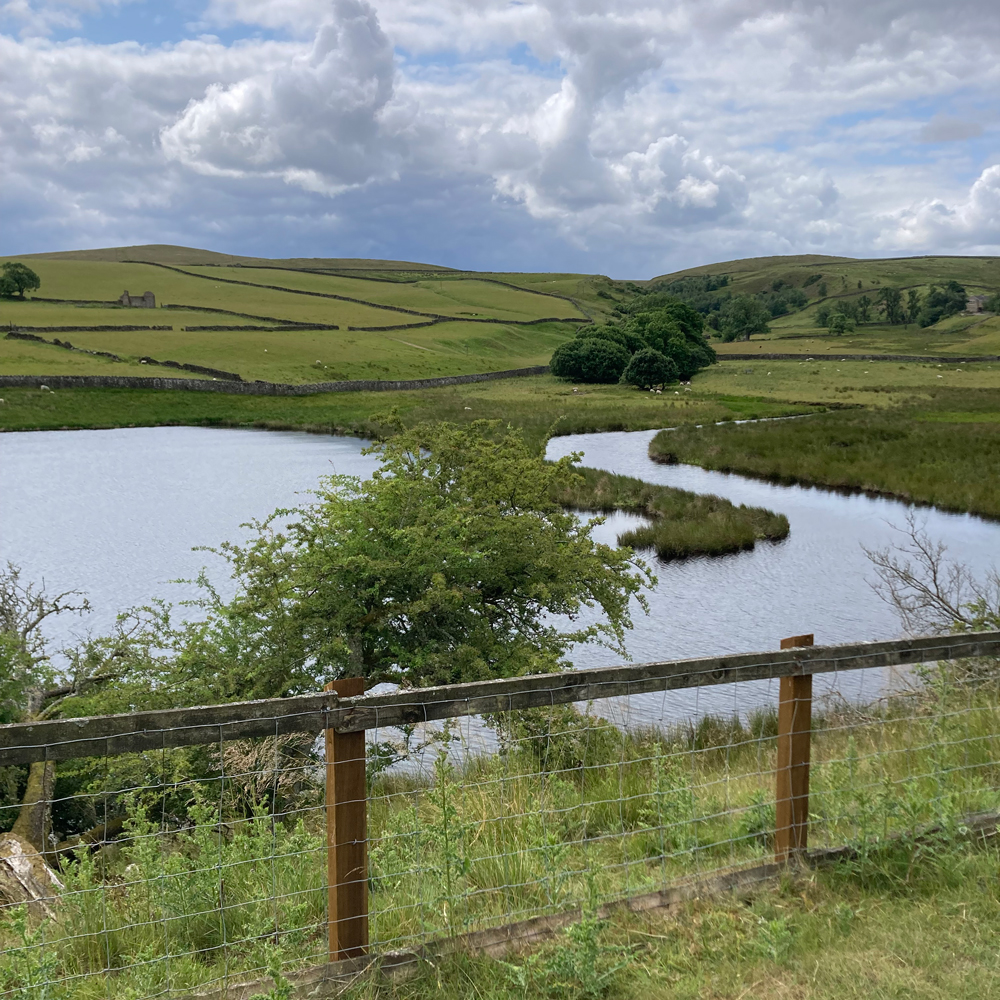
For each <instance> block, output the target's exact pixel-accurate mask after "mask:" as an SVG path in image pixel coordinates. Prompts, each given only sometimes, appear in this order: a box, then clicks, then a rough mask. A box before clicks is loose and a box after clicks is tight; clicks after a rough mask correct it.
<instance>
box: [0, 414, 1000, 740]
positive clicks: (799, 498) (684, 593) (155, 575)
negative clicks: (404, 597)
mask: <svg viewBox="0 0 1000 1000" xmlns="http://www.w3.org/2000/svg"><path fill="white" fill-rule="evenodd" d="M653 433H655V432H651V431H647V432H637V433H605V434H584V435H575V436H570V437H561V438H556V439H554V440H553V441H552V442H551V443H550V445H549V449H548V454H549V456H550V457H553V458H554V457H558V456H561V455H564V454H567V453H568V452H571V451H582V452H583V453H584V456H585V457H584V463H585V464H587V465H591V466H595V467H598V468H602V469H607V470H609V471H612V472H619V473H625V474H628V475H632V476H639V477H641V478H643V479H645V480H647V481H649V482H654V483H664V484H667V485H671V486H678V487H682V488H684V489H688V490H694V491H696V492H699V493H715V494H718V495H719V496H723V497H726V498H728V499H730V500H732V501H733V502H736V503H746V504H753V505H758V506H765V507H769V508H771V509H772V510H776V511H780V512H781V513H784V514H785V515H787V517H788V519H789V522H790V525H791V534H790V536H789V537H788V538H787V539H786V540H784V541H782V542H778V543H759V544H758V545H757V547H756V549H754V550H753V551H751V552H743V553H739V554H736V555H730V556H724V557H719V558H698V559H691V560H687V561H683V562H671V563H660V564H658V565H657V567H656V572H657V575H658V577H659V583H658V585H657V587H656V590H655V592H653V593H652V594H650V595H649V599H650V605H651V613H650V615H649V616H648V617H646V616H643V615H642V614H641V613H638V609H637V614H636V616H635V628H634V630H633V631H632V633H631V635H630V637H629V641H628V648H629V652H630V654H631V655H632V657H633V659H635V660H636V661H644V660H659V659H672V658H678V657H689V656H707V655H714V654H721V653H731V652H743V651H750V650H766V649H776V648H777V646H778V643H779V640H780V639H781V638H782V637H783V636H786V635H796V634H800V633H803V632H813V633H815V635H816V642H817V643H823V644H826V643H839V642H850V641H861V640H867V639H880V638H891V637H894V636H896V635H898V634H899V632H900V626H899V623H898V621H897V619H896V618H895V616H894V614H893V612H892V611H891V609H890V608H888V607H887V606H886V605H884V604H883V603H882V602H881V601H880V600H879V599H878V598H877V597H876V596H875V595H874V593H873V592H872V590H871V589H870V586H869V584H868V582H867V581H868V579H870V578H871V572H870V570H869V568H868V561H867V559H866V557H865V555H864V552H863V550H862V546H863V545H865V546H868V547H879V546H884V545H887V544H890V543H892V542H893V541H894V540H898V539H899V531H898V529H899V528H900V527H901V526H903V525H904V524H905V516H906V513H907V511H908V509H909V508H907V507H906V506H905V505H904V504H901V503H898V502H895V501H891V500H885V499H873V498H870V497H866V496H862V495H855V496H844V495H841V494H838V493H834V492H830V491H825V490H819V489H811V488H801V487H794V486H791V487H790V486H777V485H772V484H768V483H763V482H758V481H755V480H751V479H746V478H744V477H742V476H737V475H726V474H722V473H717V472H709V471H706V470H703V469H700V468H697V467H694V466H683V465H673V466H665V465H657V464H655V463H654V462H652V461H651V460H650V459H649V458H648V456H647V446H648V443H649V440H650V438H651V437H652V436H653ZM363 446H364V442H362V441H359V440H357V439H353V438H338V437H328V436H321V435H311V434H303V433H292V432H272V431H257V430H233V429H211V428H196V427H161V428H130V429H119V430H103V431H52V432H45V433H38V432H33V433H9V434H0V558H3V559H5V560H10V561H11V562H13V563H16V564H19V565H20V566H22V567H23V570H24V573H25V577H26V578H27V579H31V580H39V581H40V580H44V581H45V585H46V587H47V588H48V590H49V591H50V592H53V591H57V590H68V589H79V590H82V591H85V592H86V593H87V594H88V596H89V597H90V600H91V603H92V604H93V606H94V611H93V613H92V614H91V615H89V616H88V617H87V618H86V619H85V620H79V619H76V620H68V619H64V620H62V621H60V622H59V623H58V625H57V626H56V627H57V629H58V631H57V632H55V633H54V634H55V635H56V636H57V638H59V639H61V640H67V639H72V638H73V637H74V636H79V635H81V634H84V633H85V632H86V631H87V630H88V629H89V630H93V631H95V632H97V631H100V630H102V629H106V628H108V627H109V626H110V625H111V624H112V623H113V621H114V618H115V615H116V614H117V612H118V611H119V610H122V609H124V608H127V607H129V606H131V605H135V604H141V603H143V602H146V601H149V600H150V599H151V598H154V597H157V596H159V597H164V598H167V599H168V600H171V601H173V602H175V603H176V602H178V601H181V600H184V599H187V598H190V597H191V596H193V594H194V588H193V587H192V586H190V585H187V584H178V583H172V582H171V581H173V580H177V579H178V578H184V579H189V580H190V579H192V578H194V577H195V576H196V575H197V573H198V571H199V570H200V569H201V568H202V567H205V568H206V569H207V571H208V574H209V576H210V577H211V578H212V579H213V580H215V581H217V582H220V583H222V586H221V587H220V589H221V590H222V592H223V593H227V592H231V585H230V586H229V587H227V586H226V585H225V584H226V577H227V573H226V566H225V563H224V562H223V561H222V560H221V559H219V558H218V557H216V556H214V555H213V554H211V553H208V552H197V551H192V549H193V548H194V547H196V546H202V545H217V544H218V543H219V542H221V541H223V540H227V539H228V540H240V539H244V538H246V537H247V531H246V530H245V529H243V528H241V527H240V526H241V524H242V523H244V522H246V521H248V520H251V519H254V518H261V517H265V516H266V515H267V514H269V513H270V512H271V511H272V510H274V509H275V508H277V507H287V506H292V505H295V504H299V503H303V502H307V501H308V500H309V496H308V491H309V490H311V489H313V488H315V486H316V484H317V482H318V480H319V477H320V476H323V475H328V474H331V473H341V474H349V475H357V476H366V475H369V474H370V473H371V472H372V470H373V469H374V468H375V464H376V463H375V460H374V459H373V458H372V457H370V456H363V455H362V454H361V450H362V447H363ZM918 513H919V517H920V519H921V521H922V522H923V523H924V524H925V526H926V528H927V530H928V531H929V532H930V534H931V535H932V536H934V537H936V538H941V539H942V540H944V541H945V542H946V543H947V545H948V547H949V553H950V555H951V556H953V557H954V558H955V559H957V560H960V561H963V562H966V563H968V564H969V565H970V566H971V567H973V568H974V569H975V570H977V571H980V572H982V571H985V570H986V569H987V568H988V567H989V564H990V560H991V559H992V558H993V557H994V554H995V553H997V552H1000V525H998V524H995V523H992V522H987V521H984V520H982V519H980V518H976V517H972V516H968V515H956V514H946V513H943V512H940V511H936V510H933V509H921V510H920V511H919V512H918ZM633 520H634V517H632V516H630V515H614V516H612V517H610V518H609V519H608V521H607V523H606V524H604V525H602V526H601V527H600V528H599V529H597V530H598V535H599V537H601V538H602V540H607V541H613V539H614V538H615V536H616V535H617V533H618V532H619V531H620V530H621V529H622V526H623V525H625V524H627V523H629V522H630V521H633ZM573 660H574V664H575V665H576V666H577V667H581V668H585V667H590V666H597V665H601V664H608V663H614V662H617V660H618V657H617V656H616V655H615V654H614V653H612V652H611V651H609V650H606V649H602V648H599V647H597V648H595V647H585V648H579V649H576V650H575V651H574V655H573ZM885 683H886V678H885V677H883V676H882V674H880V673H876V674H875V675H874V676H871V675H867V674H858V673H854V674H846V675H844V676H843V677H842V678H838V677H836V676H835V675H831V676H827V677H824V678H823V679H822V683H821V684H820V681H819V679H818V681H817V684H818V687H819V688H820V690H822V691H830V690H835V691H840V692H841V693H843V694H844V696H845V697H849V698H851V699H860V700H865V699H866V698H871V697H874V696H876V695H877V694H878V692H879V691H880V690H882V689H883V688H884V685H885ZM772 688H773V685H768V684H766V683H763V684H759V685H742V686H735V685H730V686H724V687H718V688H706V689H702V690H700V691H690V692H675V693H672V694H671V695H670V696H669V704H668V703H665V702H664V699H663V698H662V697H661V696H649V697H648V698H647V699H644V700H642V701H640V700H638V699H633V704H632V705H631V706H629V709H628V711H629V718H630V719H632V720H633V721H635V720H640V721H652V720H653V719H654V718H662V719H665V720H674V719H677V718H682V717H689V716H690V715H691V714H703V713H704V712H707V711H713V712H722V713H725V714H729V713H731V712H733V711H739V712H745V711H746V710H747V709H748V708H749V707H752V706H753V705H755V704H760V703H763V702H773V699H774V697H775V691H774V690H772Z"/></svg>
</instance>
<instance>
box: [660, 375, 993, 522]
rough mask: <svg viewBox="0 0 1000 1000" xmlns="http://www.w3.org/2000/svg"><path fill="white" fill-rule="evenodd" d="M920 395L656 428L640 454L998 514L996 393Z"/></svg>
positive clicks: (980, 391)
mask: <svg viewBox="0 0 1000 1000" xmlns="http://www.w3.org/2000/svg"><path fill="white" fill-rule="evenodd" d="M929 395H930V398H929V399H925V400H917V401H914V402H913V403H911V404H910V405H907V406H902V407H899V408H897V409H889V410H840V411H833V412H829V413H823V414H819V415H817V416H814V417H811V418H810V419H809V420H801V421H800V420H789V421H781V422H777V423H766V424H765V423H761V424H752V425H751V424H743V425H739V426H712V427H704V428H698V429H696V428H693V427H690V426H687V427H684V428H682V429H680V430H678V431H676V432H669V433H663V434H659V435H657V436H656V437H655V438H654V439H653V441H652V442H651V444H650V456H651V457H652V458H654V459H656V460H659V461H664V462H673V461H680V462H691V463H694V464H696V465H702V466H704V467H706V468H709V469H718V470H720V471H723V472H739V473H742V474H744V475H750V476H758V477H760V478H764V479H769V480H773V481H776V482H784V483H803V484H810V485H823V486H829V487H833V488H836V489H846V490H864V491H868V492H872V493H882V494H891V495H893V496H897V497H900V498H902V499H905V500H911V501H914V502H918V503H926V504H933V505H934V506H936V507H941V508H943V509H945V510H957V511H967V512H969V513H973V514H983V515H986V516H988V517H1000V479H998V477H997V475H996V470H997V468H1000V421H998V414H1000V395H998V394H997V393H996V392H995V391H992V390H986V389H968V390H965V391H964V392H958V391H955V390H949V391H939V392H933V393H930V394H929Z"/></svg>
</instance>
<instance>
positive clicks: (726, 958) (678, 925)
mask: <svg viewBox="0 0 1000 1000" xmlns="http://www.w3.org/2000/svg"><path fill="white" fill-rule="evenodd" d="M998 865H1000V854H998V852H997V850H996V848H995V847H993V846H991V847H988V848H986V849H984V850H981V851H976V852H970V851H967V850H960V849H951V850H944V851H939V852H937V853H936V854H934V855H933V856H931V857H928V858H924V859H921V860H919V861H918V862H917V863H916V864H915V865H914V866H913V868H912V869H911V871H910V873H909V878H908V879H907V880H906V881H902V880H898V879H897V880H896V881H895V884H890V885H888V886H885V885H883V886H881V887H877V886H872V885H871V884H870V881H869V879H868V877H867V875H868V873H867V872H866V871H865V870H863V869H858V868H854V869H852V868H849V867H841V868H836V869H834V870H833V871H829V872H820V873H813V874H805V873H800V874H798V875H789V876H788V877H786V878H785V879H784V880H783V881H782V883H781V885H780V887H779V888H778V889H777V890H775V891H763V892H759V893H758V894H756V895H755V896H754V897H752V898H750V899H748V900H720V901H714V902H713V901H708V900H706V901H703V902H699V903H693V904H690V905H688V906H686V907H684V908H683V909H682V911H681V912H679V913H678V914H676V915H675V916H673V917H670V918H657V917H652V918H646V919H641V918H637V917H631V918H627V917H625V916H623V915H619V916H616V917H614V918H613V919H612V920H609V921H604V922H591V923H587V924H584V925H582V926H581V927H580V928H578V929H575V930H574V932H567V933H564V934H562V935H561V936H560V937H559V939H558V940H556V941H555V942H553V943H550V944H547V945H545V946H544V947H542V948H541V949H539V950H538V951H536V952H535V953H534V954H533V955H531V956H530V957H525V956H521V957H520V958H511V959H509V960H507V961H496V960H491V959H488V958H482V957H468V956H455V957H452V958H450V959H446V960H445V961H443V962H441V963H438V964H436V965H434V966H431V965H430V964H424V965H422V966H421V968H420V971H419V974H418V976H417V977H415V978H414V979H413V980H411V981H409V982H405V983H400V984H396V985H393V984H387V983H382V984H379V983H376V982H372V981H370V980H366V981H362V982H359V983H357V984H356V985H355V986H354V987H353V988H352V989H351V990H349V991H348V992H347V994H346V997H347V998H349V1000H361V998H378V1000H389V998H399V1000H422V998H424V997H431V996H433V997H440V998H444V1000H447V998H451V997H456V998H457V997H462V998H465V997H472V996H475V997H482V998H484V1000H525V998H527V997H532V998H553V1000H557V998H558V1000H561V998H567V1000H569V998H571V997H572V998H577V997H606V998H608V1000H639V998H643V1000H646V998H653V1000H659V998H663V1000H668V998H669V1000H696V998H697V1000H775V998H782V1000H784V998H788V1000H792V998H794V1000H845V998H856V997H857V998H860V997H866V998H879V1000H882V998H907V1000H980V998H982V997H989V996H996V995H997V992H998V990H1000V953H998V951H997V948H996V939H995V934H996V928H997V926H998V923H1000V887H998V882H997V868H998ZM874 867H875V868H876V870H877V868H878V863H877V861H876V862H875V865H874Z"/></svg>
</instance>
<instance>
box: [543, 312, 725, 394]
mask: <svg viewBox="0 0 1000 1000" xmlns="http://www.w3.org/2000/svg"><path fill="white" fill-rule="evenodd" d="M617 311H618V313H619V315H620V316H621V317H622V322H621V323H620V324H610V323H609V324H604V325H603V326H594V327H584V328H583V329H582V330H581V331H580V332H579V333H578V334H577V336H576V338H575V339H574V340H571V341H568V342H567V343H565V344H562V345H560V346H559V347H558V348H556V351H555V353H554V354H553V355H552V361H551V362H550V367H551V370H552V374H553V375H556V376H557V377H559V378H568V379H573V380H574V381H577V382H609V381H613V380H618V379H620V378H621V377H622V374H623V372H624V371H625V370H626V368H627V367H628V366H629V364H630V363H631V362H630V357H631V358H632V359H633V360H634V358H635V357H637V356H638V355H639V354H643V353H644V352H645V351H646V350H647V349H652V350H654V351H656V352H658V353H659V354H661V355H663V356H664V357H665V358H668V359H670V360H671V361H672V362H673V364H674V366H675V367H676V369H677V374H676V376H675V379H676V378H680V379H683V380H687V379H690V378H691V376H692V375H694V373H695V372H697V371H698V370H699V369H701V368H704V367H706V366H707V365H710V364H712V363H713V362H714V361H715V360H716V357H715V351H713V350H712V348H711V347H710V346H709V344H708V341H707V340H706V339H705V335H704V328H705V321H704V319H703V318H702V316H701V314H700V313H699V312H698V311H697V310H695V309H694V308H692V307H691V306H690V305H688V304H687V303H685V302H682V301H681V300H680V299H678V298H676V297H674V296H672V295H666V294H663V293H658V294H646V295H641V296H636V297H635V298H634V299H633V300H631V301H630V302H629V304H628V306H627V307H620V308H619V309H618V310H617ZM649 357H650V356H649V355H645V356H644V359H643V362H641V364H643V365H645V364H646V363H647V361H648V358H649ZM615 373H617V374H615ZM612 376H614V379H612ZM632 384H636V385H638V384H640V383H638V382H636V383H632ZM649 384H653V385H661V384H663V380H662V379H658V380H657V381H656V382H653V383H647V385H649Z"/></svg>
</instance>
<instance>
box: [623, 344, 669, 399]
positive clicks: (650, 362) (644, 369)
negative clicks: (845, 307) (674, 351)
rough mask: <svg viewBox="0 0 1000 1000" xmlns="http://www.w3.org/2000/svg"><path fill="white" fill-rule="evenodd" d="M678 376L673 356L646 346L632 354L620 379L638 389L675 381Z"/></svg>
mask: <svg viewBox="0 0 1000 1000" xmlns="http://www.w3.org/2000/svg"><path fill="white" fill-rule="evenodd" d="M678 377H679V376H678V371H677V363H676V362H675V361H674V359H673V358H668V357H667V356H666V355H665V354H663V353H661V352H660V351H658V350H656V349H655V348H653V347H647V348H646V349H645V350H643V351H639V352H638V354H634V355H632V360H631V361H630V362H629V363H628V367H627V368H626V369H625V372H624V374H623V375H622V381H623V382H627V383H628V384H629V385H636V386H638V387H639V388H640V389H652V388H654V387H655V386H658V385H659V386H663V385H669V384H670V383H671V382H676V381H677V379H678Z"/></svg>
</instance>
